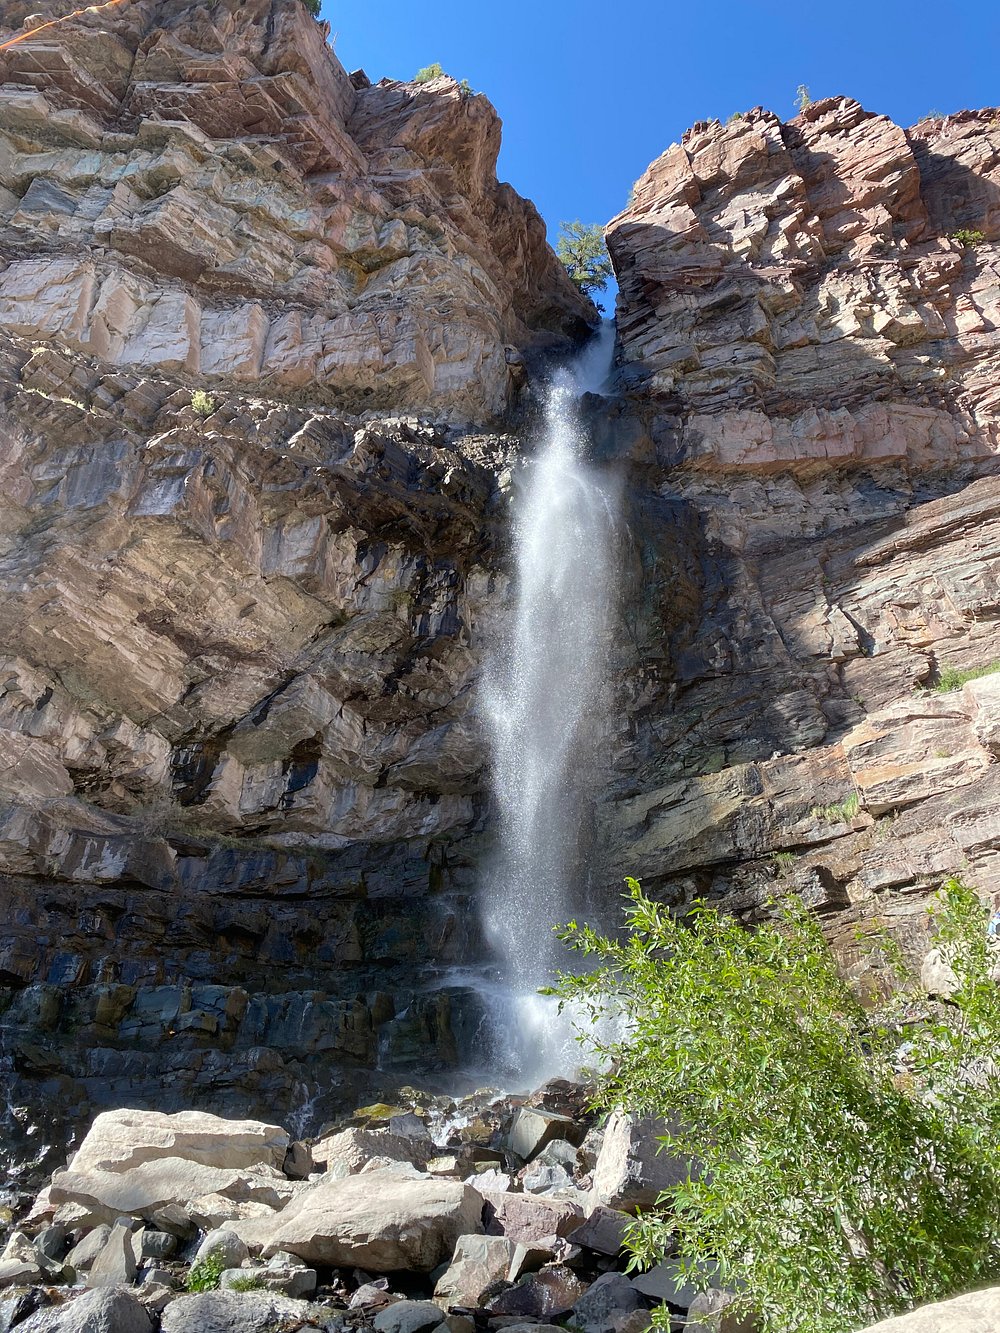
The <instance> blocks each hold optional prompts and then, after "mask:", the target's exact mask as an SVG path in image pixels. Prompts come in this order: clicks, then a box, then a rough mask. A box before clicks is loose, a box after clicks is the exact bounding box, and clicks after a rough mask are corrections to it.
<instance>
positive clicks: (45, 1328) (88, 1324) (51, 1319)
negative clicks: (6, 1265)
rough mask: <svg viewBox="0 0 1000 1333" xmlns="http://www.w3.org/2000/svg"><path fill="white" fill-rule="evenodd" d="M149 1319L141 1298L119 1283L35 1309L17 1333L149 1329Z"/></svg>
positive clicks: (122, 1332) (132, 1332)
mask: <svg viewBox="0 0 1000 1333" xmlns="http://www.w3.org/2000/svg"><path fill="white" fill-rule="evenodd" d="M152 1327H153V1322H152V1320H151V1319H150V1317H149V1315H148V1313H147V1312H146V1309H145V1307H144V1306H143V1305H142V1303H141V1301H139V1300H137V1298H136V1297H135V1296H133V1295H132V1293H131V1292H130V1291H125V1290H124V1288H122V1287H106V1288H101V1289H100V1290H98V1291H85V1292H84V1293H83V1294H82V1295H80V1296H75V1297H74V1298H73V1299H72V1300H69V1301H67V1302H66V1304H65V1305H60V1306H59V1307H58V1308H56V1309H51V1310H39V1311H38V1312H37V1313H36V1314H33V1315H32V1316H31V1317H30V1318H29V1319H26V1320H25V1322H24V1323H23V1324H18V1325H17V1333H150V1331H151V1329H152Z"/></svg>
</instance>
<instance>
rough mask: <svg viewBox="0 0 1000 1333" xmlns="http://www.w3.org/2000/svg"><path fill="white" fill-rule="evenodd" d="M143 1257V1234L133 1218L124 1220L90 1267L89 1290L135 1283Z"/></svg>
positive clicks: (122, 1219) (117, 1225) (122, 1218)
mask: <svg viewBox="0 0 1000 1333" xmlns="http://www.w3.org/2000/svg"><path fill="white" fill-rule="evenodd" d="M141 1257H142V1232H141V1231H139V1232H138V1233H136V1230H135V1227H134V1225H133V1222H132V1219H131V1218H130V1217H120V1218H119V1219H118V1221H117V1222H116V1223H115V1224H114V1226H113V1227H112V1228H111V1234H110V1235H109V1236H108V1239H107V1243H106V1244H105V1246H104V1248H103V1249H102V1250H101V1252H100V1254H99V1255H98V1256H97V1258H96V1259H95V1260H94V1262H93V1263H92V1264H91V1266H90V1272H89V1273H88V1274H87V1286H88V1287H127V1286H128V1285H129V1284H130V1283H132V1282H134V1281H135V1275H136V1273H137V1272H138V1271H139V1260H140V1258H141Z"/></svg>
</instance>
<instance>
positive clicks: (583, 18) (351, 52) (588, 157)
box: [323, 0, 1000, 235]
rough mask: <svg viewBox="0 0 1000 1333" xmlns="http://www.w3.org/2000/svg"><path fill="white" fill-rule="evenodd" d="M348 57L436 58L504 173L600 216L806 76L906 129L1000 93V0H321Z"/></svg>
mask: <svg viewBox="0 0 1000 1333" xmlns="http://www.w3.org/2000/svg"><path fill="white" fill-rule="evenodd" d="M323 17H324V18H326V19H329V21H330V25H331V28H332V30H333V33H331V38H332V36H333V34H336V35H337V36H336V51H337V54H338V56H339V57H340V59H341V60H342V61H343V63H344V64H345V65H346V66H347V68H348V69H355V68H357V67H358V66H362V67H363V68H364V69H365V70H366V71H367V73H368V75H369V77H370V78H371V79H372V80H373V82H374V81H377V80H378V79H380V78H383V77H386V76H388V77H390V78H400V79H405V78H412V77H413V75H414V73H415V72H416V71H417V69H418V68H420V66H422V65H428V64H430V63H431V62H433V61H440V63H441V64H442V65H443V66H444V68H445V69H446V70H447V72H448V73H449V74H453V75H454V76H455V77H456V78H458V79H462V78H466V79H468V80H469V82H470V83H471V84H472V86H473V88H475V89H477V90H478V91H480V92H484V93H486V94H487V95H488V96H489V98H490V100H491V101H492V102H493V104H494V105H495V106H496V108H497V110H498V111H499V112H500V115H501V117H502V119H503V122H504V136H503V143H504V146H503V150H502V152H501V156H500V176H501V179H504V180H508V181H510V183H511V184H512V185H513V186H514V187H515V188H516V189H517V190H519V191H520V193H521V194H524V195H527V196H528V197H529V198H530V199H533V200H534V202H535V203H536V205H537V206H538V208H539V210H540V212H541V214H542V216H543V217H544V218H545V220H546V222H547V223H548V225H549V229H550V233H551V234H552V235H554V234H555V233H556V231H557V230H558V226H559V222H560V220H562V219H563V218H581V219H582V220H583V221H585V222H602V223H603V222H606V221H607V220H608V218H610V217H612V216H613V215H614V214H615V213H617V212H618V211H619V210H620V209H621V208H622V206H623V205H624V203H625V200H626V198H627V196H628V192H629V189H630V187H631V185H632V182H633V181H634V180H635V179H636V177H638V176H639V175H641V174H642V172H643V171H644V170H645V168H646V166H647V165H648V163H649V162H650V161H652V159H653V158H655V157H657V156H658V155H659V154H660V153H661V152H662V151H663V150H664V149H665V148H666V147H668V145H669V144H670V143H671V142H673V141H674V140H675V139H679V138H680V136H681V134H682V133H683V131H684V130H685V129H686V128H687V127H688V126H689V125H690V124H691V123H692V122H693V121H695V120H701V119H708V118H711V117H713V116H718V117H720V118H721V119H725V118H726V117H727V116H728V115H730V114H731V113H732V112H733V111H741V110H745V109H746V108H747V107H751V106H756V105H758V104H761V105H763V106H766V107H768V108H770V109H771V110H773V111H775V112H776V113H777V114H778V115H780V116H781V117H782V118H783V119H786V118H787V117H789V116H791V115H794V98H795V89H796V86H797V85H798V84H800V83H804V84H806V85H807V86H808V88H809V90H810V92H811V93H812V95H813V97H824V96H830V95H833V94H837V93H847V94H849V95H850V96H852V97H856V98H857V99H858V100H859V101H860V102H862V103H863V104H864V105H865V106H866V107H868V108H870V109H871V110H873V111H880V112H884V113H885V114H886V115H889V116H891V117H892V118H893V119H894V120H896V121H897V122H899V123H901V124H903V125H910V124H912V123H913V122H914V121H916V120H919V119H920V117H921V116H923V115H925V114H926V113H927V112H928V111H931V110H932V109H933V110H936V111H939V112H941V113H947V112H950V111H956V110H958V109H960V108H962V107H979V106H992V105H997V104H998V103H1000V0H934V2H933V3H931V2H930V0H865V2H864V3H860V2H859V0H841V2H840V3H825V4H821V3H816V0H800V2H799V3H794V4H793V3H789V2H788V0H712V3H706V2H705V0H687V3H683V4H681V3H677V0H659V2H657V0H602V2H601V3H598V0H575V2H574V0H565V2H563V3H554V2H553V0H504V2H503V3H490V0H323Z"/></svg>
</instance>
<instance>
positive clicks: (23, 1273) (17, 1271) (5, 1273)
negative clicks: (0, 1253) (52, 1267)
mask: <svg viewBox="0 0 1000 1333" xmlns="http://www.w3.org/2000/svg"><path fill="white" fill-rule="evenodd" d="M41 1280H42V1269H41V1266H40V1265H39V1264H32V1263H26V1262H25V1261H24V1260H23V1259H4V1260H3V1261H2V1262H0V1287H31V1286H33V1285H34V1284H35V1283H36V1282H41Z"/></svg>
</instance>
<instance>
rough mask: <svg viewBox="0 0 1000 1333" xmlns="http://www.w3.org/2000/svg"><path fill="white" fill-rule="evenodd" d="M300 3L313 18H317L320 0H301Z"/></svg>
mask: <svg viewBox="0 0 1000 1333" xmlns="http://www.w3.org/2000/svg"><path fill="white" fill-rule="evenodd" d="M302 3H303V4H304V5H305V7H306V9H308V11H309V13H310V14H311V15H312V16H313V18H314V19H318V18H319V12H320V0H302Z"/></svg>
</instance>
